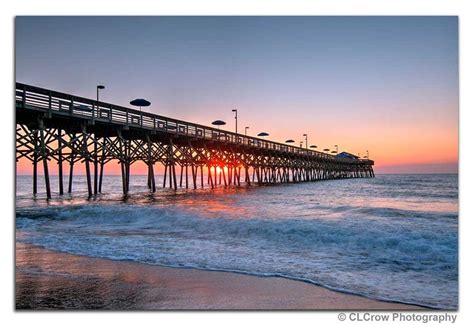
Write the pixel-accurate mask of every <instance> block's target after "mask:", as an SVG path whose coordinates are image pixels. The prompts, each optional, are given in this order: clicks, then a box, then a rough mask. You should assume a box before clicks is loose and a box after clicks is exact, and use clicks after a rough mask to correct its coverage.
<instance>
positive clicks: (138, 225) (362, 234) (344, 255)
mask: <svg viewBox="0 0 474 325" xmlns="http://www.w3.org/2000/svg"><path fill="white" fill-rule="evenodd" d="M322 209H323V210H324V211H326V212H327V211H329V210H328V209H325V208H324V207H323V208H322ZM206 213H207V212H206V211H205V209H203V210H202V211H196V210H186V209H183V208H182V207H171V208H166V207H158V206H146V205H130V204H111V205H104V204H87V205H78V206H74V207H62V206H58V207H46V208H35V209H20V210H19V211H17V229H18V230H19V231H24V232H28V234H29V235H28V237H27V239H24V240H28V241H29V242H31V243H33V244H37V245H41V246H44V247H47V248H49V249H54V250H60V251H64V252H68V253H73V254H80V255H88V256H97V257H103V258H110V259H118V260H131V261H136V262H141V263H149V264H157V265H165V266H175V267H194V268H201V269H215V270H228V271H229V270H230V271H234V272H247V273H249V274H255V275H269V274H271V275H279V276H283V277H287V278H295V279H300V280H305V281H308V282H312V283H316V284H319V285H323V286H326V287H329V288H332V289H337V290H340V291H345V292H352V293H357V294H360V295H365V296H368V297H373V298H377V299H383V300H395V301H403V302H409V303H416V304H421V305H426V306H431V307H437V308H443V307H445V308H452V307H453V306H455V305H456V304H457V300H456V297H457V294H456V290H457V289H456V286H453V283H454V282H455V281H457V258H458V256H457V231H456V229H454V228H455V227H456V226H457V220H456V218H454V216H448V217H447V218H444V217H443V215H442V214H433V213H426V212H416V211H404V210H399V209H390V208H376V209H374V208H354V207H350V206H342V207H339V208H336V209H333V211H332V212H331V213H336V214H339V217H338V218H313V219H308V218H307V216H304V217H301V218H299V217H297V216H295V217H293V218H284V219H281V218H278V217H277V216H275V217H273V218H272V217H269V216H268V215H258V214H257V215H254V216H252V217H247V218H234V215H233V214H230V215H226V214H225V212H222V211H220V212H219V213H218V216H217V217H216V215H215V214H212V217H209V215H207V214H206ZM364 216H366V217H364ZM367 216H368V217H367ZM374 216H377V217H379V218H375V219H374V218H373V217H374ZM407 218H409V219H411V221H410V222H394V221H393V220H394V219H402V220H403V219H407ZM417 218H418V219H420V220H419V221H418V222H415V221H413V219H417ZM433 219H434V220H435V221H436V222H434V223H431V226H430V227H427V224H426V222H425V221H426V220H433ZM381 283H385V284H384V286H383V287H381V285H380V284H381ZM453 297H454V298H453Z"/></svg>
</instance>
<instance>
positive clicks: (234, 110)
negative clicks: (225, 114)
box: [232, 109, 237, 134]
mask: <svg viewBox="0 0 474 325" xmlns="http://www.w3.org/2000/svg"><path fill="white" fill-rule="evenodd" d="M232 112H234V113H235V133H236V134H237V109H233V110H232Z"/></svg>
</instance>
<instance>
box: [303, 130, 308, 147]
mask: <svg viewBox="0 0 474 325" xmlns="http://www.w3.org/2000/svg"><path fill="white" fill-rule="evenodd" d="M303 136H304V137H305V140H306V149H308V135H307V134H306V133H305V134H303Z"/></svg>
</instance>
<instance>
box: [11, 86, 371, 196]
mask: <svg viewBox="0 0 474 325" xmlns="http://www.w3.org/2000/svg"><path fill="white" fill-rule="evenodd" d="M16 124H17V128H16V130H17V131H16V159H17V161H18V159H20V158H26V159H28V160H30V161H31V162H32V164H33V193H34V194H36V193H37V186H38V184H37V170H38V164H41V165H42V166H43V170H44V178H45V186H46V194H47V196H48V197H51V187H50V180H49V170H48V164H50V163H52V162H56V163H57V164H58V174H59V194H63V193H64V191H65V190H64V183H63V182H64V181H63V175H64V168H68V169H69V172H68V177H69V182H68V191H69V192H71V190H72V187H71V186H72V178H73V174H74V166H75V164H77V163H78V162H79V163H84V164H85V170H86V178H87V187H88V193H89V196H92V195H94V194H97V193H100V192H101V190H102V179H103V174H104V165H105V164H107V163H109V162H111V161H117V162H119V163H120V166H121V175H122V188H123V193H124V194H127V193H128V191H129V184H130V166H131V165H132V164H133V163H135V162H137V161H142V162H144V163H145V164H146V165H147V166H148V187H149V188H150V190H151V191H153V192H154V191H156V184H155V175H154V165H155V164H157V163H158V164H162V165H163V166H164V167H165V169H164V171H165V172H164V178H163V184H162V185H163V187H165V186H169V187H170V188H174V189H177V188H178V187H186V188H189V187H192V188H194V189H196V188H198V187H204V184H208V185H209V186H210V187H211V188H214V187H216V186H219V185H221V186H230V185H235V186H241V185H246V186H250V185H251V184H258V185H262V184H268V183H280V182H307V181H317V180H326V179H338V178H361V177H374V172H373V169H372V166H373V164H374V163H373V161H372V160H368V159H350V158H343V157H337V156H334V155H330V154H326V153H323V152H319V151H315V150H308V149H305V148H299V147H295V146H290V145H287V144H281V143H277V142H273V141H268V140H262V139H259V138H255V137H251V136H245V135H242V134H238V133H233V132H228V131H223V130H219V129H216V128H212V127H207V126H203V125H198V124H194V123H190V122H185V121H180V120H176V119H172V118H168V117H164V116H159V115H156V114H151V113H147V112H141V111H138V110H133V109H129V108H126V107H121V106H117V105H113V104H109V103H104V102H98V101H96V100H92V99H87V98H82V97H78V96H74V95H70V94H65V93H60V92H57V91H53V90H48V89H43V88H39V87H34V86H29V85H25V84H21V83H17V84H16ZM178 172H179V175H178ZM183 178H184V184H183Z"/></svg>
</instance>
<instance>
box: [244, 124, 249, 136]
mask: <svg viewBox="0 0 474 325" xmlns="http://www.w3.org/2000/svg"><path fill="white" fill-rule="evenodd" d="M248 129H250V128H249V127H248V126H246V127H245V136H247V130H248Z"/></svg>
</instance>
